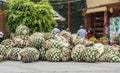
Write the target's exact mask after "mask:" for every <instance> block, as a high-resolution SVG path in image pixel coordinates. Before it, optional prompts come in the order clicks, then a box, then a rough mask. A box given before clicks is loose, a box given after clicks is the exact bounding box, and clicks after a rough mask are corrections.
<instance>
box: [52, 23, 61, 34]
mask: <svg viewBox="0 0 120 73" xmlns="http://www.w3.org/2000/svg"><path fill="white" fill-rule="evenodd" d="M51 33H52V34H55V35H56V34H59V33H60V29H58V26H57V25H55V27H54V29H53V30H52V32H51Z"/></svg>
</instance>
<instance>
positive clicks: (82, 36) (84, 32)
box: [77, 29, 87, 39]
mask: <svg viewBox="0 0 120 73" xmlns="http://www.w3.org/2000/svg"><path fill="white" fill-rule="evenodd" d="M86 34H87V31H86V30H85V29H80V30H78V32H77V35H78V36H80V37H81V38H83V39H85V37H86Z"/></svg>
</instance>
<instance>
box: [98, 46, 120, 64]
mask: <svg viewBox="0 0 120 73" xmlns="http://www.w3.org/2000/svg"><path fill="white" fill-rule="evenodd" d="M119 58H120V53H119V52H118V50H117V49H116V47H113V46H110V45H105V48H104V52H103V54H102V55H101V56H100V61H102V62H119Z"/></svg>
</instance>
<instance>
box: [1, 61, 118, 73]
mask: <svg viewBox="0 0 120 73" xmlns="http://www.w3.org/2000/svg"><path fill="white" fill-rule="evenodd" d="M0 73H120V63H84V62H82V63H81V62H57V63H55V62H40V61H39V62H34V63H22V62H20V61H3V62H1V63H0Z"/></svg>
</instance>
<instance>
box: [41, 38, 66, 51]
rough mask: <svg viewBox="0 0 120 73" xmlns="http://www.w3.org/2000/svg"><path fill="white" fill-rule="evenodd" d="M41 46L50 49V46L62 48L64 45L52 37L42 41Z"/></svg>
mask: <svg viewBox="0 0 120 73" xmlns="http://www.w3.org/2000/svg"><path fill="white" fill-rule="evenodd" d="M43 47H45V48H47V49H50V48H55V49H62V48H63V47H64V45H63V44H62V42H59V41H57V40H54V39H49V40H46V41H45V42H44V44H43Z"/></svg>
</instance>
